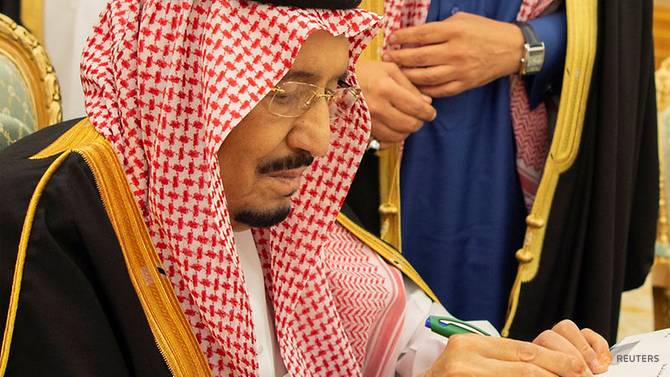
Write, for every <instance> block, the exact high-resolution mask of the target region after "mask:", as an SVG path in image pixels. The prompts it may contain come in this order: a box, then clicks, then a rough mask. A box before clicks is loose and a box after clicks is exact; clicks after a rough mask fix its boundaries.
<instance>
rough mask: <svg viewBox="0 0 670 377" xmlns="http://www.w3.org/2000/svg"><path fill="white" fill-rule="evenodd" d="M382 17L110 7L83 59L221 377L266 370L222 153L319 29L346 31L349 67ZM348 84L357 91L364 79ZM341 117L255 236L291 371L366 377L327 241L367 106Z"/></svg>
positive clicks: (104, 119)
mask: <svg viewBox="0 0 670 377" xmlns="http://www.w3.org/2000/svg"><path fill="white" fill-rule="evenodd" d="M377 24H378V18H377V17H375V16H372V15H371V14H369V13H367V12H364V11H362V10H346V11H327V10H305V9H297V8H285V7H276V6H269V5H263V4H259V3H252V2H247V1H243V0H210V1H206V0H112V1H111V2H110V3H109V4H108V6H107V8H106V11H105V12H104V14H103V16H102V18H101V20H100V22H99V23H98V25H97V26H96V27H95V29H94V33H93V35H92V36H91V37H90V39H89V41H88V47H87V48H86V50H85V52H84V57H83V62H82V81H83V85H84V90H85V96H86V107H87V113H88V115H89V117H90V119H91V121H92V123H93V124H94V125H95V127H96V129H97V130H98V131H99V132H100V133H101V134H102V135H103V136H104V137H105V138H107V139H108V140H109V141H110V142H111V143H112V145H113V147H114V149H115V150H116V152H117V155H118V157H119V159H120V161H121V164H122V165H123V167H124V169H125V173H126V176H127V179H128V182H129V185H130V187H131V189H132V191H133V193H134V195H135V198H136V200H137V203H138V205H139V207H140V209H141V211H142V214H143V216H144V218H145V222H146V224H147V226H148V228H149V231H150V233H151V236H152V239H153V243H154V246H155V247H156V250H157V252H158V253H159V255H160V257H161V258H162V260H163V262H164V267H165V268H166V271H167V273H168V275H169V277H170V278H171V280H172V283H173V286H174V289H175V292H176V294H177V297H178V298H179V301H180V303H181V305H182V309H183V311H184V313H185V314H186V317H187V319H188V320H189V321H190V324H191V327H192V329H193V332H194V334H195V336H196V338H197V339H198V341H199V343H200V345H201V348H202V351H203V352H204V353H205V355H206V357H207V359H208V360H209V363H210V367H211V370H212V372H213V375H215V376H254V375H256V373H257V370H258V363H257V360H256V357H255V349H256V348H255V339H254V333H253V324H252V320H251V309H250V303H249V292H247V291H246V289H245V283H244V277H243V274H242V270H241V268H240V264H239V260H238V257H237V253H236V250H235V243H234V237H233V234H232V228H231V225H230V219H229V217H228V211H227V209H226V199H225V195H224V190H223V186H222V183H221V178H220V172H219V164H218V161H217V153H218V151H219V148H220V146H221V144H222V142H223V140H224V139H225V138H226V136H227V135H228V134H229V132H230V131H231V130H232V129H233V127H235V126H236V125H237V124H238V123H239V122H240V120H241V119H242V118H244V116H245V115H246V114H248V113H249V112H250V111H251V110H252V109H253V108H254V107H255V106H256V104H258V102H259V101H261V100H262V99H263V97H264V96H265V95H266V94H267V93H268V91H269V90H270V88H271V87H273V86H274V85H275V84H276V83H277V82H278V81H279V80H280V79H281V78H282V77H283V76H284V75H285V73H286V72H287V71H288V70H289V68H290V67H291V65H292V63H293V60H294V59H295V57H296V55H297V53H298V51H299V49H300V47H301V46H302V44H303V42H304V41H305V39H306V38H307V37H308V36H309V34H310V33H311V32H312V31H315V30H325V31H328V32H330V33H332V34H334V35H342V34H344V35H346V36H347V37H348V38H349V41H350V46H351V61H350V66H349V69H350V70H351V71H352V72H353V67H354V61H355V60H356V58H357V57H358V55H359V53H360V52H361V50H362V49H363V48H364V47H365V44H366V42H367V40H368V39H369V38H371V37H372V36H373V34H374V33H375V31H376V30H375V29H376V27H377ZM350 81H351V82H350V84H354V85H355V84H356V82H355V79H354V78H353V75H352V76H351V79H350ZM344 118H346V119H342V120H340V121H337V122H334V124H332V125H331V128H332V134H333V137H332V143H331V147H330V151H329V153H328V154H327V156H324V157H323V158H318V159H317V160H316V161H315V162H314V164H312V166H311V167H310V169H309V171H308V172H307V173H306V174H305V177H304V183H303V185H302V187H301V189H300V191H299V193H298V194H297V195H296V196H295V198H294V200H293V211H292V214H291V215H290V216H289V218H288V219H287V220H286V221H284V222H283V223H281V224H279V225H277V226H275V227H272V228H268V229H263V230H256V231H254V236H255V239H256V244H257V247H258V250H259V254H260V256H261V261H262V265H263V269H264V273H265V278H266V286H267V289H268V295H269V298H270V300H272V303H273V307H274V310H275V317H274V320H275V325H276V332H277V335H278V341H279V346H280V348H281V351H282V357H283V361H284V364H285V365H286V367H287V369H288V371H289V372H290V373H291V375H292V376H356V375H360V373H361V372H360V366H359V365H358V363H357V362H356V358H355V357H354V354H355V352H354V350H353V346H352V345H351V343H350V342H349V341H348V339H347V336H346V333H345V331H344V327H343V324H342V321H341V319H340V317H339V315H338V313H337V311H336V308H335V305H334V304H333V301H334V299H333V297H332V292H331V290H330V288H329V284H328V282H327V277H326V274H325V272H324V266H323V263H324V261H323V258H322V255H321V245H322V242H323V241H324V239H325V236H326V234H327V233H328V232H327V231H328V230H329V229H331V228H332V224H333V222H334V219H335V216H336V215H337V214H338V212H339V208H340V205H341V203H342V202H343V200H344V197H345V195H346V192H347V190H348V187H349V184H350V181H351V180H352V179H353V176H354V173H355V171H356V169H357V167H358V163H359V160H360V158H361V156H362V154H363V152H364V149H365V143H366V141H367V139H368V134H369V130H370V120H369V113H368V110H367V108H366V107H365V105H364V103H363V102H362V101H359V102H358V103H357V104H356V105H355V106H354V107H353V109H352V110H351V112H350V113H348V114H346V115H345V117H344Z"/></svg>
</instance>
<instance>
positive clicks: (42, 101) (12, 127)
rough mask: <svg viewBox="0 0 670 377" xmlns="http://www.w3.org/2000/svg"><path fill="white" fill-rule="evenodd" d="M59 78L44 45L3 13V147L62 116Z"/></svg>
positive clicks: (0, 48)
mask: <svg viewBox="0 0 670 377" xmlns="http://www.w3.org/2000/svg"><path fill="white" fill-rule="evenodd" d="M60 100H61V97H60V88H59V86H58V80H57V79H56V74H55V72H54V69H53V66H52V65H51V63H50V61H49V58H48V56H47V54H46V51H45V50H44V48H43V47H42V46H41V45H40V43H39V42H38V41H37V39H36V38H35V37H34V36H33V35H32V34H31V33H30V32H29V31H28V30H26V29H25V28H23V27H21V26H20V25H17V23H16V22H14V21H13V20H12V19H10V18H9V17H7V16H5V15H3V14H0V150H2V149H4V148H6V147H7V146H8V145H9V144H11V143H13V142H14V141H16V140H18V139H20V138H21V137H24V136H26V135H28V134H30V133H32V132H34V131H36V130H38V129H40V128H43V127H46V126H49V125H51V124H55V123H58V122H60V121H61V120H62V108H61V103H60Z"/></svg>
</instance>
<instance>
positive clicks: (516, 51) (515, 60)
mask: <svg viewBox="0 0 670 377" xmlns="http://www.w3.org/2000/svg"><path fill="white" fill-rule="evenodd" d="M507 25H509V30H510V31H509V33H508V40H509V41H510V46H511V48H510V51H511V54H510V59H509V64H508V65H507V69H506V70H505V72H504V74H503V76H509V75H514V74H517V73H519V71H520V70H521V61H522V59H523V55H524V51H525V50H524V46H525V44H526V40H525V39H524V37H523V33H522V32H521V28H520V27H519V26H518V25H516V24H514V23H507Z"/></svg>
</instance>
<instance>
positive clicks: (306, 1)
mask: <svg viewBox="0 0 670 377" xmlns="http://www.w3.org/2000/svg"><path fill="white" fill-rule="evenodd" d="M256 1H258V2H259V3H263V4H271V5H281V6H293V7H300V8H321V9H353V8H356V7H358V5H359V4H360V3H361V0H256Z"/></svg>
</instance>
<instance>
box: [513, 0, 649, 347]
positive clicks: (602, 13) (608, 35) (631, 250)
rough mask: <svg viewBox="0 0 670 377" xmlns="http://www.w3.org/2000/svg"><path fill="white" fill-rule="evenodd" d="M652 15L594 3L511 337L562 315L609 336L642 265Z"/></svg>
mask: <svg viewBox="0 0 670 377" xmlns="http://www.w3.org/2000/svg"><path fill="white" fill-rule="evenodd" d="M652 15H653V2H652V1H651V0H643V1H640V0H624V1H612V0H602V1H600V2H599V25H598V50H597V55H596V63H595V67H594V68H595V70H594V74H593V81H592V86H591V91H590V94H589V102H588V107H587V112H586V118H585V123H584V131H583V135H582V140H581V145H580V150H579V155H578V157H577V160H576V162H575V164H574V165H573V166H572V168H571V169H569V170H568V171H567V172H565V173H564V174H562V175H561V177H560V179H559V182H558V186H557V189H556V194H555V197H554V202H553V204H552V209H551V215H550V217H549V222H548V227H547V232H546V235H545V240H544V246H543V252H542V260H541V263H540V269H539V272H538V275H537V277H536V278H535V279H534V280H533V281H532V282H531V283H529V284H524V285H523V286H522V288H521V296H520V301H519V310H518V311H517V313H516V318H515V321H514V324H513V325H512V327H511V330H510V336H511V337H515V338H522V339H530V338H532V337H534V336H535V335H537V333H538V332H539V331H541V330H542V329H546V328H549V327H550V326H552V325H554V324H555V323H556V321H558V320H559V319H560V318H564V317H565V318H571V319H573V320H574V321H575V322H577V323H578V324H579V325H580V326H582V327H590V328H592V329H594V330H596V331H597V332H599V333H600V334H602V335H603V336H605V338H607V339H608V340H610V341H613V340H615V339H616V334H617V325H618V321H619V311H620V303H621V292H622V291H624V290H629V289H633V288H636V287H639V286H640V285H642V284H643V283H644V280H645V278H646V276H647V274H648V273H649V269H650V268H651V265H652V263H653V258H654V242H655V238H656V221H657V216H658V199H659V198H658V196H659V192H658V191H659V189H658V176H659V171H658V144H657V143H658V142H657V124H656V93H655V83H654V48H653V39H652V33H651V31H652Z"/></svg>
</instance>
